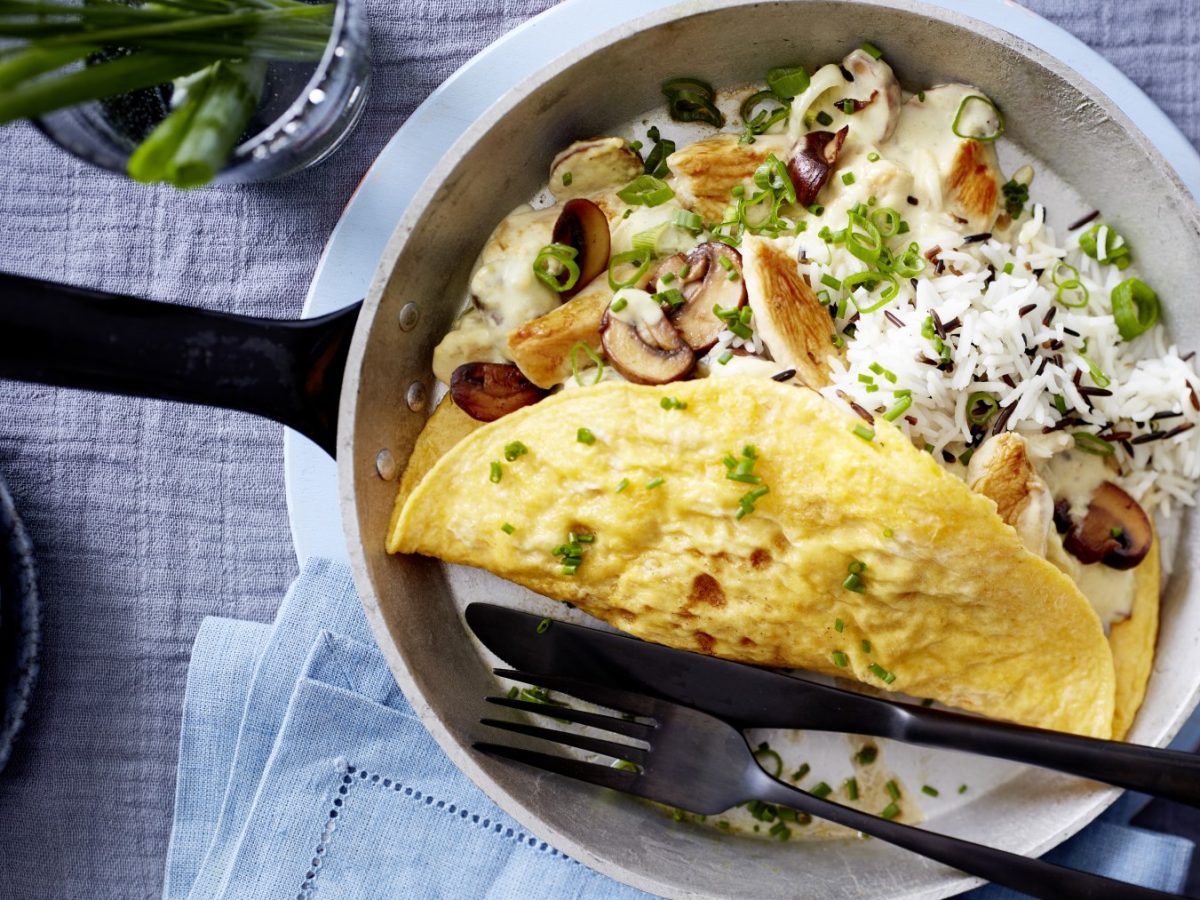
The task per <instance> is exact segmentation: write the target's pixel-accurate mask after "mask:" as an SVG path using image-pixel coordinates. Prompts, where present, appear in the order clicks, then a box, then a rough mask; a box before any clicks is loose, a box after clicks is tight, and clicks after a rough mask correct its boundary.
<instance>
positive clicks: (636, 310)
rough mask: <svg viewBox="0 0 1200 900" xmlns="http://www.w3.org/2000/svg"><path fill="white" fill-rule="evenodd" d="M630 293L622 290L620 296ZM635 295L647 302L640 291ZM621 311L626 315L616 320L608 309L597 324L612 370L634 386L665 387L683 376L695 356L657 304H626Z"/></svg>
mask: <svg viewBox="0 0 1200 900" xmlns="http://www.w3.org/2000/svg"><path fill="white" fill-rule="evenodd" d="M634 293H635V292H633V291H626V292H624V296H629V295H632V294H634ZM636 293H639V294H641V295H642V297H644V298H645V299H647V300H649V298H648V297H647V296H646V294H645V293H644V292H640V291H639V292H636ZM641 307H645V308H644V309H643V308H641ZM625 309H626V310H627V311H628V312H627V313H625V314H624V315H623V316H620V317H619V316H617V315H616V314H614V313H613V311H612V309H611V308H610V309H609V310H608V312H606V313H605V314H604V319H603V321H601V323H600V329H601V338H602V340H603V343H604V354H605V356H607V357H608V361H609V362H610V363H611V364H612V367H613V368H614V369H616V370H617V371H618V372H620V373H621V374H622V375H623V376H625V378H626V379H628V380H629V381H632V382H635V383H636V384H666V383H667V382H669V381H678V380H679V379H681V378H685V377H687V375H688V374H690V373H691V371H692V368H693V367H694V366H695V364H696V355H695V354H694V353H693V352H692V348H691V347H689V346H688V345H687V344H686V343H685V342H684V340H683V338H682V337H680V335H679V332H678V331H676V330H675V326H674V325H672V324H671V323H670V322H668V321H667V318H666V316H664V315H663V314H662V311H661V310H659V309H658V308H657V304H655V303H654V301H652V300H649V305H648V306H647V305H646V304H639V303H636V302H630V303H629V305H628V306H627V307H625ZM630 319H632V321H629V320H630Z"/></svg>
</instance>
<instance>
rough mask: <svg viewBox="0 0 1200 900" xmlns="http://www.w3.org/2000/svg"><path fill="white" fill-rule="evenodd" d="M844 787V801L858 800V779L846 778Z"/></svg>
mask: <svg viewBox="0 0 1200 900" xmlns="http://www.w3.org/2000/svg"><path fill="white" fill-rule="evenodd" d="M844 787H845V788H846V799H848V800H857V799H858V779H857V778H847V779H846V783H845V785H844Z"/></svg>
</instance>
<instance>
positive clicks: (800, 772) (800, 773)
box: [792, 763, 812, 781]
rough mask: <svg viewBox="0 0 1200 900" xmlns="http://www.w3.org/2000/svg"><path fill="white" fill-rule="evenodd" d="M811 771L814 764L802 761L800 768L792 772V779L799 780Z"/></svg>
mask: <svg viewBox="0 0 1200 900" xmlns="http://www.w3.org/2000/svg"><path fill="white" fill-rule="evenodd" d="M811 771H812V766H810V765H809V764H808V763H800V768H798V769H797V770H796V771H795V772H793V773H792V781H799V780H800V779H801V778H803V777H804V776H805V775H807V774H808V773H809V772H811Z"/></svg>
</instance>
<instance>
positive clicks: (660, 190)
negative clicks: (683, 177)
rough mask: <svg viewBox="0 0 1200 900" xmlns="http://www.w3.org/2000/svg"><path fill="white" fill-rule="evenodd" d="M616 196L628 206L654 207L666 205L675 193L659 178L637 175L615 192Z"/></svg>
mask: <svg viewBox="0 0 1200 900" xmlns="http://www.w3.org/2000/svg"><path fill="white" fill-rule="evenodd" d="M617 196H618V197H620V198H621V199H622V200H624V201H625V202H626V203H628V204H629V205H630V206H650V207H654V206H661V205H662V204H664V203H666V202H667V201H668V200H670V199H671V198H672V197H674V196H675V192H674V191H673V190H671V187H670V185H668V184H667V183H666V182H665V181H663V180H662V179H660V178H655V177H654V176H653V175H639V176H638V177H637V178H635V179H633V181H631V182H629V184H627V185H625V187H623V188H621V190H619V191H617Z"/></svg>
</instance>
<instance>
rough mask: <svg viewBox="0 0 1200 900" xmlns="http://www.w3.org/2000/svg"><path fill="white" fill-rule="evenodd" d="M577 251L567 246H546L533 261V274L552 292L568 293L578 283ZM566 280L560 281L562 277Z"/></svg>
mask: <svg viewBox="0 0 1200 900" xmlns="http://www.w3.org/2000/svg"><path fill="white" fill-rule="evenodd" d="M578 255H579V251H578V250H576V249H575V248H574V247H571V246H568V245H567V244H547V245H546V246H545V247H543V248H542V249H541V250H539V251H538V255H537V258H536V259H535V260H534V261H533V274H534V275H536V276H537V277H538V280H539V281H541V282H542V283H543V284H545V285H546V287H548V288H550V290H552V291H556V292H558V293H560V294H561V293H562V292H563V291H569V290H570V289H571V288H573V287H575V285H576V284H578V283H579V264H578V263H577V262H575V257H577V256H578ZM564 274H565V275H566V276H567V278H566V280H565V281H563V280H561V278H562V276H563V275H564Z"/></svg>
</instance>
